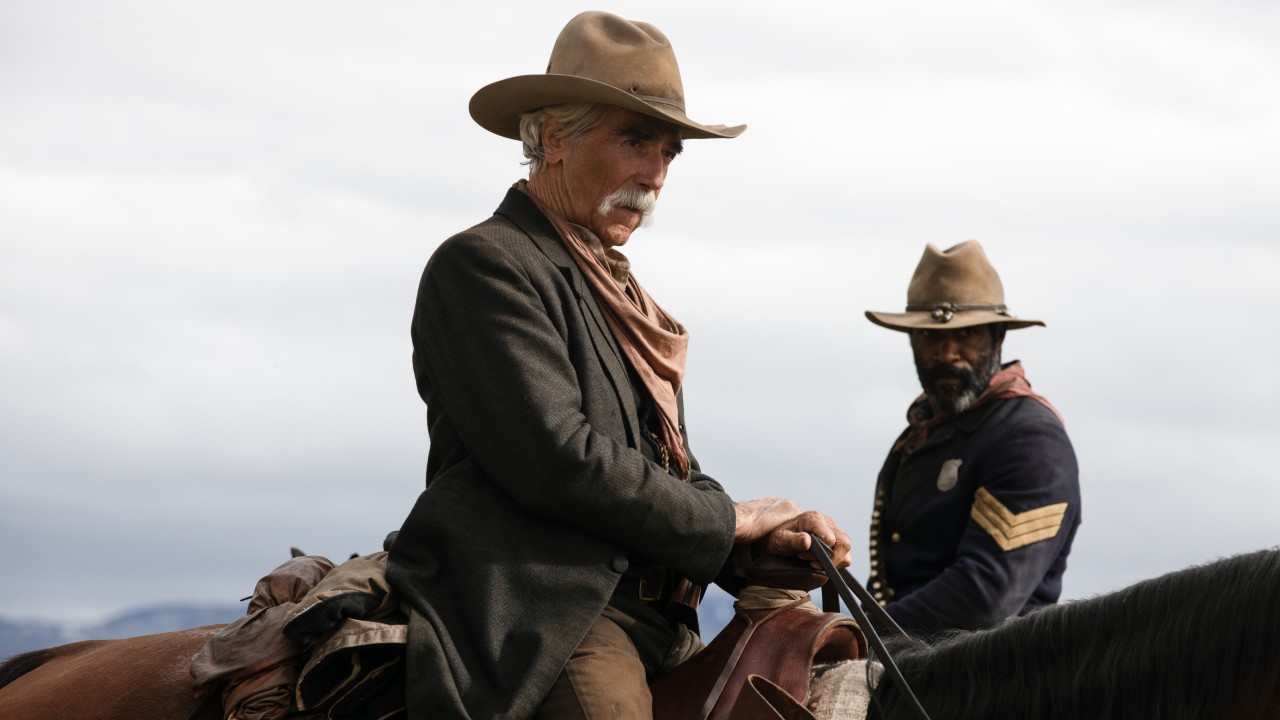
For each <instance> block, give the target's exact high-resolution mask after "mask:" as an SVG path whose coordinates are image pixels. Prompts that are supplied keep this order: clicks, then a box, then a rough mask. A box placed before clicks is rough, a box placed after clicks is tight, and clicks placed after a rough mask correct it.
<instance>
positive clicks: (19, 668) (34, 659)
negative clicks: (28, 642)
mask: <svg viewBox="0 0 1280 720" xmlns="http://www.w3.org/2000/svg"><path fill="white" fill-rule="evenodd" d="M54 654H55V653H54V649H53V648H47V649H44V650H32V651H31V652H25V653H22V654H21V655H14V656H13V657H11V658H9V659H8V660H6V661H4V664H3V665H0V688H2V687H4V686H5V685H8V684H9V683H11V682H13V681H14V680H17V679H18V678H20V677H22V676H23V675H26V674H27V673H29V672H31V671H32V670H35V669H36V668H38V667H40V666H41V665H43V664H45V663H47V662H49V660H51V659H52V658H53V656H54Z"/></svg>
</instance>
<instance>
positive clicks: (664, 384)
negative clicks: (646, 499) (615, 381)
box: [515, 180, 689, 480]
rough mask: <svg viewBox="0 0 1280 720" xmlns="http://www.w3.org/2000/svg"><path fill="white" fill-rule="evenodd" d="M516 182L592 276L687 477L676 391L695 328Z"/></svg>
mask: <svg viewBox="0 0 1280 720" xmlns="http://www.w3.org/2000/svg"><path fill="white" fill-rule="evenodd" d="M515 187H516V189H518V190H520V191H521V192H523V193H524V194H525V195H527V196H529V198H530V199H531V200H533V202H534V204H535V205H537V206H538V209H539V210H541V211H542V214H543V215H545V216H546V217H547V219H548V220H550V221H551V226H552V227H553V228H555V230H556V233H557V234H559V235H560V239H561V241H563V242H564V245H565V247H566V248H568V250H569V254H570V255H571V256H572V257H573V259H574V262H576V263H577V264H578V268H579V269H580V270H582V274H583V275H585V276H586V278H587V284H588V285H590V287H591V294H592V295H593V296H595V300H596V304H597V305H599V306H600V311H601V312H602V313H603V314H604V319H605V322H606V323H608V325H609V330H610V331H611V332H612V333H613V337H614V339H615V340H617V341H618V345H619V347H621V348H622V352H623V354H624V355H626V357H627V361H628V362H630V363H631V367H632V368H633V369H635V371H636V374H637V375H638V376H640V381H641V382H642V383H643V384H644V386H645V389H647V390H648V391H649V395H650V396H651V397H652V398H653V403H654V405H655V406H657V408H658V415H659V417H660V418H661V420H662V435H663V445H664V446H665V447H666V450H667V455H668V456H669V457H670V459H671V460H672V461H673V464H674V466H675V468H676V469H677V470H678V471H679V473H680V477H681V478H683V479H685V480H687V479H688V478H689V454H688V453H687V452H685V449H684V437H683V435H682V434H681V433H680V410H679V405H678V404H677V402H676V394H677V393H679V392H680V384H681V382H682V381H683V380H684V366H685V356H686V354H687V353H688V349H689V333H688V332H686V331H685V329H684V326H683V325H681V324H680V323H679V322H678V321H677V320H676V319H675V318H674V317H672V316H671V315H670V314H669V313H668V312H667V311H665V310H663V309H662V308H661V307H659V306H658V304H657V303H656V302H654V301H653V298H651V297H649V293H647V292H645V290H644V288H643V287H641V286H640V283H639V282H637V281H636V279H635V276H634V275H631V274H630V272H629V271H627V278H626V286H627V287H628V288H629V289H630V291H629V292H628V291H627V290H624V289H623V288H622V286H620V285H619V284H618V282H617V281H616V280H614V278H613V275H612V274H611V273H610V272H609V268H607V267H605V265H604V264H603V263H602V262H601V260H600V259H599V258H598V257H596V255H595V254H594V253H592V252H591V249H590V248H589V247H588V246H587V243H586V242H585V241H584V240H583V239H582V236H581V235H580V234H579V232H578V229H577V228H576V226H574V225H573V224H572V223H570V222H569V221H568V220H566V219H565V218H564V217H563V216H561V215H560V214H559V213H557V212H555V211H554V210H552V209H551V208H549V207H547V206H546V205H544V204H543V203H542V201H540V200H539V199H538V198H537V197H536V196H535V195H534V194H533V193H531V192H529V187H528V182H527V181H525V180H521V181H520V182H518V183H516V185H515ZM607 253H608V254H609V255H611V256H612V257H611V260H614V261H615V262H614V265H615V267H627V264H626V257H625V256H623V255H622V253H620V252H618V251H617V250H616V249H609V250H608V251H607Z"/></svg>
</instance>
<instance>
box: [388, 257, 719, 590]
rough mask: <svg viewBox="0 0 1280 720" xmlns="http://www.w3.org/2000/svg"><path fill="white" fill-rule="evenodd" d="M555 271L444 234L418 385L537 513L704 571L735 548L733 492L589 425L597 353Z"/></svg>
mask: <svg viewBox="0 0 1280 720" xmlns="http://www.w3.org/2000/svg"><path fill="white" fill-rule="evenodd" d="M519 240H523V238H519ZM524 244H525V245H528V246H529V247H532V245H531V244H528V243H524ZM539 259H541V260H542V263H543V264H545V265H547V266H546V267H544V266H542V265H539V264H537V262H536V261H538V260H539ZM559 273H560V270H559V269H558V268H554V267H551V266H550V265H549V263H546V261H545V258H541V256H519V255H517V254H516V253H515V252H513V250H512V247H511V243H504V242H501V241H499V240H495V239H493V238H489V237H486V236H484V235H482V234H476V233H471V234H463V235H461V236H457V237H455V238H452V239H451V240H449V241H447V242H446V243H445V244H444V245H442V246H441V247H440V249H439V250H437V252H436V253H435V255H434V256H433V258H432V260H431V262H430V263H429V264H428V267H427V270H426V272H425V273H424V275H423V280H422V284H421V286H420V289H419V295H418V303H417V307H416V311H415V315H414V322H413V328H412V330H413V338H414V353H415V369H416V371H417V372H419V373H426V375H427V377H426V381H427V382H426V383H422V382H421V380H420V387H421V386H423V385H425V386H427V387H428V390H427V391H428V392H430V393H431V394H432V395H433V397H432V398H431V399H430V400H429V405H430V404H431V403H438V404H439V407H441V408H443V412H444V413H445V414H447V415H448V418H449V421H450V422H452V423H453V424H454V426H455V428H456V432H457V435H458V437H459V438H460V440H461V443H462V445H464V446H465V449H466V453H467V454H468V455H469V456H470V458H471V459H473V460H474V461H475V462H476V463H478V464H479V465H480V467H481V469H482V470H483V472H484V475H485V476H486V477H487V478H488V479H490V480H491V481H492V482H494V483H495V484H497V485H498V486H499V487H500V488H501V490H502V491H503V492H505V493H506V494H507V495H508V496H510V497H511V498H512V499H513V500H514V501H515V502H516V503H517V504H518V505H520V506H521V507H523V508H524V509H525V510H527V511H528V512H529V513H532V514H533V515H536V516H539V517H541V518H544V519H546V520H549V521H552V522H555V523H558V524H561V525H564V526H567V527H571V528H574V529H576V530H579V531H581V532H583V533H587V534H589V535H592V536H595V537H597V538H600V539H603V540H606V541H608V542H611V543H615V544H617V545H619V546H622V547H624V548H628V549H634V550H636V551H639V552H642V553H643V554H644V555H645V556H646V557H648V558H650V559H651V560H652V561H653V562H655V563H661V564H664V565H667V566H669V567H671V568H673V569H675V570H676V571H678V572H681V573H683V574H686V575H687V576H689V577H691V578H695V579H701V580H706V579H710V578H711V577H712V576H714V574H715V573H716V571H717V570H718V569H719V568H720V567H721V564H722V563H723V562H724V561H725V559H726V558H727V557H728V555H729V552H730V550H731V548H732V544H733V530H734V513H733V507H732V502H731V501H730V499H729V498H728V497H727V496H726V495H725V493H724V492H723V489H722V488H721V487H720V485H719V484H718V483H716V482H715V481H714V480H711V479H710V478H708V477H707V476H705V475H702V474H701V473H694V477H693V482H689V483H685V482H681V481H680V480H678V479H677V478H674V477H672V476H670V475H668V474H667V473H665V472H664V471H663V470H662V469H661V468H660V467H658V466H656V465H654V464H653V463H651V462H649V461H648V460H647V459H645V457H644V456H643V455H642V454H641V453H640V452H638V451H637V450H634V449H632V448H630V447H627V446H626V445H625V444H624V443H622V442H619V440H618V439H616V437H613V436H610V435H609V434H606V433H602V432H599V431H597V429H596V428H594V427H593V424H592V420H591V418H588V417H587V416H586V415H585V414H584V399H583V388H582V387H581V385H580V383H583V382H591V381H592V380H591V379H590V377H589V375H590V374H589V373H586V374H584V373H583V372H580V369H579V368H578V367H576V366H575V363H576V364H577V365H583V364H585V363H587V362H593V361H594V359H592V358H586V357H584V356H583V355H582V347H583V346H584V344H587V341H586V340H585V339H583V338H570V333H571V332H573V331H574V328H579V330H578V332H581V330H580V328H581V319H582V318H583V313H584V310H583V308H582V307H580V304H581V303H583V302H585V300H584V299H582V298H576V297H575V296H574V295H573V293H572V291H571V290H570V289H569V283H567V282H564V281H563V276H562V275H560V274H559ZM557 280H559V281H557ZM575 352H576V353H577V354H575ZM597 370H598V368H597ZM584 377H587V379H586V380H584V379H583V378H584Z"/></svg>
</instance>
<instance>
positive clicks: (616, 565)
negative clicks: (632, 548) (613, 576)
mask: <svg viewBox="0 0 1280 720" xmlns="http://www.w3.org/2000/svg"><path fill="white" fill-rule="evenodd" d="M629 567H631V561H629V560H627V556H626V555H619V556H617V557H615V558H614V559H613V571H614V572H617V573H624V572H626V571H627V568H629Z"/></svg>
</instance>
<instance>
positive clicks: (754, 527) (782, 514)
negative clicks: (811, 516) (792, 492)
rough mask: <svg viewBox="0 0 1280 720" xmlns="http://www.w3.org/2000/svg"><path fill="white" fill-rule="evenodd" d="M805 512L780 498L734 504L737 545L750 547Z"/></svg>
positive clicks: (734, 535)
mask: <svg viewBox="0 0 1280 720" xmlns="http://www.w3.org/2000/svg"><path fill="white" fill-rule="evenodd" d="M802 512H804V511H803V510H801V509H800V506H799V505H797V504H795V502H793V501H791V500H783V499H780V498H771V497H768V498H757V499H755V500H748V501H746V502H740V503H734V504H733V513H734V520H735V522H736V523H737V525H736V527H735V528H734V531H733V542H734V544H735V545H748V544H750V543H753V542H755V541H757V540H760V539H761V538H763V537H765V536H766V535H768V534H769V533H771V532H773V530H774V528H777V527H779V526H780V525H782V524H783V523H785V522H787V521H788V520H791V519H792V518H794V517H796V516H797V515H799V514H801V513H802Z"/></svg>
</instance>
